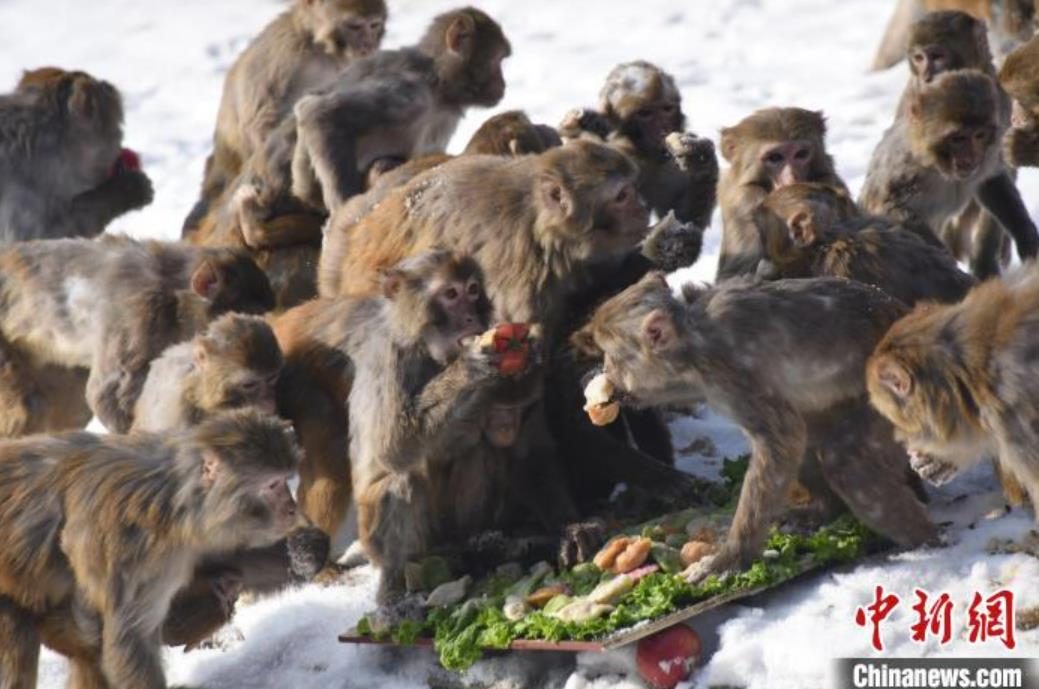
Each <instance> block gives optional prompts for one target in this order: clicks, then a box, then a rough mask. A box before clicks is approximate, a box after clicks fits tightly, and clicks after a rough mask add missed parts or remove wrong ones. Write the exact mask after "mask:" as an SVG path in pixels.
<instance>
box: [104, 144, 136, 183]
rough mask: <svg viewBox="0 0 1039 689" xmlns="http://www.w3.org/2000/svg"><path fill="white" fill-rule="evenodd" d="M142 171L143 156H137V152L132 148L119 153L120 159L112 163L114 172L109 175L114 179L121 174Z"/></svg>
mask: <svg viewBox="0 0 1039 689" xmlns="http://www.w3.org/2000/svg"><path fill="white" fill-rule="evenodd" d="M140 169H141V156H139V155H137V151H135V150H133V149H132V148H124V149H122V150H121V151H119V157H118V158H116V159H115V162H114V163H112V170H111V171H110V172H109V173H108V176H109V177H114V176H115V175H117V174H119V173H120V172H136V171H137V170H140Z"/></svg>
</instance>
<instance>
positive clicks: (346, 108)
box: [292, 78, 430, 212]
mask: <svg viewBox="0 0 1039 689" xmlns="http://www.w3.org/2000/svg"><path fill="white" fill-rule="evenodd" d="M429 98H430V96H429V92H428V89H427V88H426V87H424V86H423V85H422V84H419V83H417V82H415V81H414V80H409V79H406V78H399V79H382V80H377V79H373V80H371V81H370V82H365V83H364V84H362V85H360V86H356V87H353V88H348V89H342V90H338V91H332V92H331V93H326V94H320V95H318V94H315V95H310V96H306V97H304V98H301V99H300V100H299V102H298V103H296V107H295V113H296V149H295V151H294V152H293V155H292V193H293V194H294V195H295V196H296V197H297V198H299V199H300V200H302V201H304V202H306V203H309V204H310V205H312V206H314V207H316V208H321V207H324V208H326V209H328V211H329V212H331V211H333V210H335V209H336V208H338V207H339V206H340V205H341V204H342V203H343V202H345V201H346V200H347V199H349V198H350V197H351V196H353V195H355V194H359V193H361V192H362V191H364V183H365V178H364V173H365V172H366V170H363V169H362V166H364V165H366V164H367V163H366V162H365V161H361V160H358V152H359V151H358V143H359V142H360V140H361V139H363V138H364V137H365V136H366V135H368V134H371V133H373V132H374V131H375V130H377V129H392V128H394V127H396V126H402V125H405V124H407V123H409V122H412V121H413V120H415V119H416V118H419V117H420V116H421V114H422V113H423V112H424V111H425V110H426V109H427V105H428V102H429ZM408 153H409V154H410V151H408ZM369 162H370V161H369Z"/></svg>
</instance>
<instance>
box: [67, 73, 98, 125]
mask: <svg viewBox="0 0 1039 689" xmlns="http://www.w3.org/2000/svg"><path fill="white" fill-rule="evenodd" d="M97 95H98V94H97V87H96V85H95V84H93V83H91V82H90V81H89V80H88V79H85V78H77V79H76V80H75V81H73V82H72V91H71V92H70V93H69V100H68V109H69V113H71V114H72V115H73V116H75V117H78V118H80V119H83V120H91V119H93V118H94V117H95V116H96V115H97V110H98V103H97V100H98V98H97Z"/></svg>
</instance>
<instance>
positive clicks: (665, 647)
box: [635, 624, 702, 689]
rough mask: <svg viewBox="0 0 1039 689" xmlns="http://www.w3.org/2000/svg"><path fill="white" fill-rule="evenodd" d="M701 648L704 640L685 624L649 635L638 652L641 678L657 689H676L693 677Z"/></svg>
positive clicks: (640, 643)
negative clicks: (678, 685)
mask: <svg viewBox="0 0 1039 689" xmlns="http://www.w3.org/2000/svg"><path fill="white" fill-rule="evenodd" d="M701 648H702V647H701V645H700V637H699V636H698V635H697V634H696V632H694V631H693V630H692V629H690V628H689V627H687V626H685V625H684V624H677V625H675V626H674V627H668V628H667V629H665V630H664V631H662V632H657V633H656V634H654V635H653V636H647V637H646V638H645V639H642V640H641V641H639V644H638V648H637V649H636V651H635V662H636V664H637V665H638V669H639V676H641V677H642V679H643V680H644V681H645V682H646V683H647V684H649V685H650V686H651V687H653V688H654V689H672V688H673V687H674V686H675V685H676V684H678V683H679V682H681V681H682V680H683V679H686V678H687V677H689V673H690V672H692V670H693V665H695V664H696V661H697V660H698V659H699V657H700V652H701Z"/></svg>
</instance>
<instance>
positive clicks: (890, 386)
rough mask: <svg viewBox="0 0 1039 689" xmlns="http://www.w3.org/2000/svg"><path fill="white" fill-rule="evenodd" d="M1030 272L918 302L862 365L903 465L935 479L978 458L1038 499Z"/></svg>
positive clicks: (1036, 329) (1038, 324)
mask: <svg viewBox="0 0 1039 689" xmlns="http://www.w3.org/2000/svg"><path fill="white" fill-rule="evenodd" d="M1037 307H1039V273H1037V271H1036V268H1035V267H1034V266H1029V267H1027V268H1023V269H1021V270H1020V271H1019V272H1018V273H1016V274H1012V275H1010V276H1008V277H1005V278H1003V279H1002V280H989V281H987V282H985V283H983V284H981V285H979V286H978V287H976V288H975V289H974V290H972V291H971V293H970V294H968V295H967V298H966V299H964V300H963V301H962V302H961V303H959V304H953V305H948V306H936V305H923V306H918V307H917V308H916V309H915V310H914V311H913V312H912V313H910V314H909V315H908V316H906V317H905V318H903V319H901V320H900V321H898V322H897V323H895V324H894V325H893V326H892V327H891V330H890V331H889V332H888V333H887V335H886V336H885V337H884V339H883V340H881V342H880V343H879V344H878V345H877V348H876V351H875V352H874V353H873V356H872V357H871V358H870V360H869V364H868V365H867V369H866V374H867V385H868V387H869V393H870V398H871V400H872V402H873V406H874V407H876V409H877V410H879V411H880V413H881V414H883V415H884V416H885V417H887V418H888V419H890V420H891V422H892V423H893V424H894V426H895V429H896V431H895V432H896V435H897V437H898V438H899V440H901V441H902V442H903V443H904V444H905V446H906V447H907V448H908V450H909V452H910V456H911V458H912V465H913V468H914V469H916V470H917V472H919V473H920V475H921V476H922V477H923V478H925V479H927V480H929V481H931V482H932V483H937V484H941V483H944V482H945V481H947V480H949V479H950V478H952V476H953V475H955V473H956V472H957V471H959V470H960V469H962V468H964V467H968V466H970V465H972V464H976V463H977V462H979V461H980V460H981V459H982V458H984V457H987V456H988V457H991V456H995V457H996V462H997V466H998V467H999V469H1000V470H1001V472H1003V473H1004V474H1009V475H1010V476H1012V477H1013V478H1015V479H1016V480H1017V481H1018V482H1020V484H1021V485H1022V486H1023V487H1024V490H1025V491H1026V492H1027V496H1028V497H1029V498H1030V499H1031V502H1032V504H1033V505H1036V504H1039V502H1037V500H1039V455H1037V454H1036V452H1037V450H1039V437H1037V436H1036V432H1037V429H1039V411H1037V409H1039V406H1037V401H1039V387H1037V385H1036V378H1035V366H1036V363H1037V362H1036V359H1035V357H1036V348H1035V342H1036V337H1037V336H1039V319H1037V316H1036V314H1039V309H1037Z"/></svg>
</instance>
